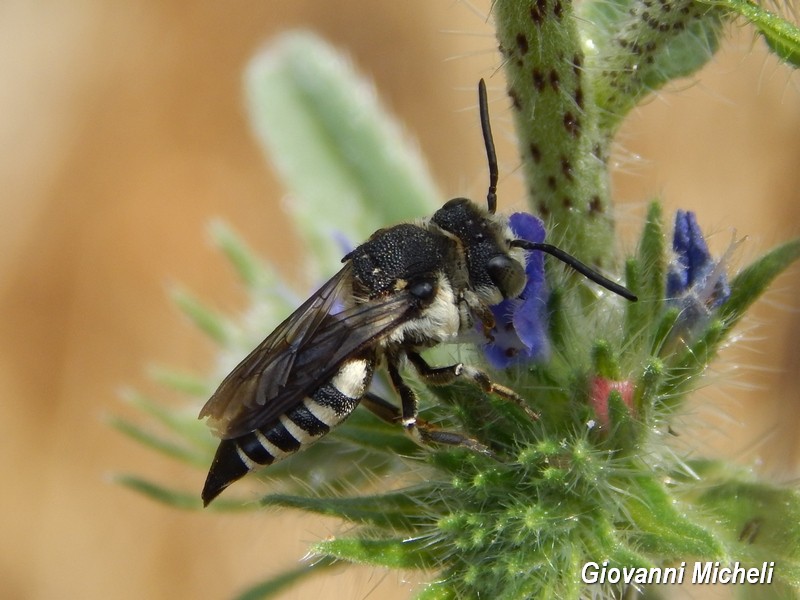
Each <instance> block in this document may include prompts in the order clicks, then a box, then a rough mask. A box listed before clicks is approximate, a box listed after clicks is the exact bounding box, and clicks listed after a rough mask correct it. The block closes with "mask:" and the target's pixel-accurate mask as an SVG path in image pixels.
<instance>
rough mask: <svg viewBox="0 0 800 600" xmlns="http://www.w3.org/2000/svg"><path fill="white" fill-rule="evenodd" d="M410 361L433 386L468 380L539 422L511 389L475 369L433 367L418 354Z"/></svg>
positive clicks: (412, 353) (409, 354)
mask: <svg viewBox="0 0 800 600" xmlns="http://www.w3.org/2000/svg"><path fill="white" fill-rule="evenodd" d="M406 356H408V360H409V362H411V364H412V365H414V368H415V369H416V371H417V373H419V376H420V377H422V378H423V379H424V380H425V381H427V382H428V383H430V384H431V385H447V384H449V383H453V382H454V381H456V380H457V379H464V378H466V379H468V380H470V381H472V383H474V384H475V385H477V386H478V387H479V388H480V389H481V390H483V391H484V392H486V393H487V394H495V395H496V396H499V397H500V398H503V399H504V400H508V401H509V402H512V403H514V404H515V405H517V406H518V407H519V408H521V409H522V410H523V411H525V414H526V415H528V417H530V418H531V419H532V420H534V421H538V420H539V415H538V414H537V413H536V412H534V411H533V410H531V408H530V407H529V406H528V404H527V402H525V399H524V398H523V397H522V396H520V395H519V394H517V393H516V392H515V391H514V390H512V389H511V388H508V387H506V386H504V385H500V384H499V383H495V382H494V381H492V380H491V379H490V378H489V376H488V375H487V374H486V373H484V372H483V371H481V370H480V369H476V368H475V367H471V366H469V365H465V364H463V363H457V364H455V365H450V366H447V367H432V366H430V365H429V364H428V362H427V361H426V360H425V359H424V358H422V356H421V355H420V354H418V353H416V352H409V353H407V355H406Z"/></svg>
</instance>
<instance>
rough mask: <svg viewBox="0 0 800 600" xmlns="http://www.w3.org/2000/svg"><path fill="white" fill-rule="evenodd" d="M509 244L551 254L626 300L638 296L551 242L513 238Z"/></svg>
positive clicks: (634, 298)
mask: <svg viewBox="0 0 800 600" xmlns="http://www.w3.org/2000/svg"><path fill="white" fill-rule="evenodd" d="M511 246H513V247H515V248H523V249H524V250H539V251H540V252H546V253H547V254H549V255H551V256H555V257H556V258H557V259H558V260H560V261H561V262H563V263H565V264H567V265H569V266H570V267H572V268H573V269H575V270H576V271H577V272H578V273H580V274H581V275H583V276H584V277H586V278H587V279H591V280H592V281H594V282H595V283H596V284H597V285H601V286H603V287H604V288H606V289H607V290H609V291H611V292H614V293H615V294H617V295H618V296H622V297H623V298H625V299H626V300H630V301H631V302H636V301H637V300H638V298H637V297H636V295H635V294H634V293H633V292H631V291H630V290H629V289H628V288H626V287H624V286H621V285H620V284H618V283H616V282H614V281H611V280H610V279H608V278H607V277H604V276H603V275H601V274H600V273H598V272H597V271H595V270H594V269H592V268H591V267H589V266H588V265H585V264H584V263H582V262H581V261H579V260H578V259H577V258H575V257H574V256H572V255H571V254H569V253H568V252H564V251H563V250H562V249H561V248H558V247H556V246H553V245H552V244H545V243H544V242H530V241H528V240H513V241H512V242H511Z"/></svg>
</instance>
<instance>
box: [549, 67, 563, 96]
mask: <svg viewBox="0 0 800 600" xmlns="http://www.w3.org/2000/svg"><path fill="white" fill-rule="evenodd" d="M550 85H551V86H552V88H553V90H554V91H556V92H557V91H558V88H559V87H561V80H560V79H559V78H558V72H557V71H556V70H555V69H551V70H550Z"/></svg>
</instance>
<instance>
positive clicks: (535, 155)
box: [528, 142, 542, 164]
mask: <svg viewBox="0 0 800 600" xmlns="http://www.w3.org/2000/svg"><path fill="white" fill-rule="evenodd" d="M528 149H529V150H530V152H531V158H532V159H533V162H535V163H537V164H538V163H540V162H541V161H542V151H541V150H539V146H537V145H536V144H534V143H533V142H531V145H530V146H529V148H528Z"/></svg>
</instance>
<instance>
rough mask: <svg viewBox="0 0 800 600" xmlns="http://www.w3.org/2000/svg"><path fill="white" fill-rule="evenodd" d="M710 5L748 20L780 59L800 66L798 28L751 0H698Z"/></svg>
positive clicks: (799, 31) (799, 33) (799, 29)
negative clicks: (726, 9)
mask: <svg viewBox="0 0 800 600" xmlns="http://www.w3.org/2000/svg"><path fill="white" fill-rule="evenodd" d="M699 1H700V2H703V3H704V4H708V5H711V6H724V7H725V8H728V9H730V10H732V11H734V12H735V13H737V14H739V15H741V16H743V17H744V18H745V19H747V20H748V21H750V22H751V23H752V24H753V25H754V26H755V27H756V29H758V31H759V33H760V34H761V35H763V36H764V41H765V42H766V43H767V46H769V48H770V50H772V52H774V53H775V54H776V55H777V56H778V58H780V59H781V60H782V61H784V62H786V63H788V64H790V65H792V66H793V67H800V28H798V27H797V26H796V25H794V24H793V23H791V22H790V21H787V20H786V19H784V18H782V17H780V16H779V15H776V14H775V13H773V12H770V11H768V10H767V9H765V8H763V7H762V6H760V5H759V4H757V3H756V2H752V1H751V0H699Z"/></svg>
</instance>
